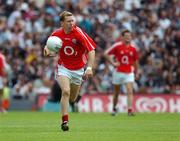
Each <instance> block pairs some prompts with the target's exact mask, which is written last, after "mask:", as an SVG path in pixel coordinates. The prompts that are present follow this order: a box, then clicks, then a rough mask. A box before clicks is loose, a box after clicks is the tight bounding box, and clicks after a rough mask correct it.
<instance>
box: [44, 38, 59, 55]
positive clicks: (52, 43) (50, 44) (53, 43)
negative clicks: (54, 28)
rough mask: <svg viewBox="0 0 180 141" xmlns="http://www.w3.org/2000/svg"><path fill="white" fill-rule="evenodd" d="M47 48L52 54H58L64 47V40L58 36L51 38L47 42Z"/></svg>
mask: <svg viewBox="0 0 180 141" xmlns="http://www.w3.org/2000/svg"><path fill="white" fill-rule="evenodd" d="M46 46H47V48H48V49H49V50H50V51H52V52H58V51H59V49H60V48H61V47H62V40H61V39H60V38H59V37H57V36H50V37H49V38H48V39H47V42H46Z"/></svg>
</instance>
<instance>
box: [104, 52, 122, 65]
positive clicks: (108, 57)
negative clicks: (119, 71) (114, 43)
mask: <svg viewBox="0 0 180 141" xmlns="http://www.w3.org/2000/svg"><path fill="white" fill-rule="evenodd" d="M104 57H105V58H106V60H107V61H108V62H109V63H110V64H111V65H113V66H114V67H117V66H119V65H120V63H119V62H117V61H116V60H115V59H113V56H112V55H108V50H106V51H105V53H104Z"/></svg>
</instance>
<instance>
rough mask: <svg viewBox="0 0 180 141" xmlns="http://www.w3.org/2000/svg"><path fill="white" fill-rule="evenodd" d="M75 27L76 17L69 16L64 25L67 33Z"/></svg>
mask: <svg viewBox="0 0 180 141" xmlns="http://www.w3.org/2000/svg"><path fill="white" fill-rule="evenodd" d="M74 25H75V18H74V16H67V17H65V20H64V21H63V23H62V27H63V28H64V29H65V31H66V32H70V31H71V30H72V27H73V26H74Z"/></svg>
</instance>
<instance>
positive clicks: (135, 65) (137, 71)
mask: <svg viewBox="0 0 180 141" xmlns="http://www.w3.org/2000/svg"><path fill="white" fill-rule="evenodd" d="M134 73H135V79H136V80H138V79H139V75H140V72H139V62H138V60H136V61H135V62H134Z"/></svg>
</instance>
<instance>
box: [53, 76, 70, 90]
mask: <svg viewBox="0 0 180 141" xmlns="http://www.w3.org/2000/svg"><path fill="white" fill-rule="evenodd" d="M56 79H57V81H58V83H59V85H60V87H61V90H62V92H68V93H70V79H69V78H68V77H67V76H65V75H58V76H57V78H56Z"/></svg>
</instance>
